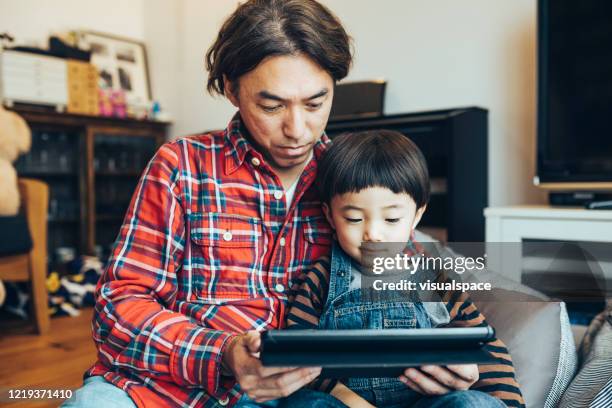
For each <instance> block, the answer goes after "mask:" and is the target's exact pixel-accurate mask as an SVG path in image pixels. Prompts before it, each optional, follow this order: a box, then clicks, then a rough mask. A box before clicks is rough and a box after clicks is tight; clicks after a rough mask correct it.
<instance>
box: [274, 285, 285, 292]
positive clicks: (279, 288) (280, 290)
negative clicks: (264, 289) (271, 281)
mask: <svg viewBox="0 0 612 408" xmlns="http://www.w3.org/2000/svg"><path fill="white" fill-rule="evenodd" d="M274 289H276V291H277V292H284V291H285V285H283V284H282V283H277V284H276V286H274Z"/></svg>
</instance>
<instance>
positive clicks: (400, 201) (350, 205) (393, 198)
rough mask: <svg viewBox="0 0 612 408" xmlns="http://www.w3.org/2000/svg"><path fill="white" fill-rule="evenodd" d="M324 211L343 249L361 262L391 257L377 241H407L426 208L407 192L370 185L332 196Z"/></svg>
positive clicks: (386, 249)
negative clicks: (417, 206)
mask: <svg viewBox="0 0 612 408" xmlns="http://www.w3.org/2000/svg"><path fill="white" fill-rule="evenodd" d="M330 207H331V208H330ZM323 211H324V212H325V215H326V217H327V219H328V220H329V223H330V224H331V225H332V227H333V228H334V229H335V230H336V235H337V238H338V242H339V243H340V246H341V247H342V249H343V250H344V252H346V253H347V254H348V255H349V256H350V257H351V258H353V259H355V260H356V261H358V262H362V259H364V258H365V259H368V258H372V257H375V256H393V255H392V254H390V253H388V248H385V250H382V249H381V245H380V243H383V242H395V243H404V244H405V243H406V242H408V240H409V238H410V234H411V232H412V230H413V229H414V228H415V227H416V225H417V224H418V223H419V221H420V220H421V216H422V215H423V212H424V211H425V207H422V208H419V209H417V208H416V204H415V202H414V200H413V199H412V197H410V196H409V195H408V194H406V193H401V194H395V193H394V192H393V191H391V190H389V189H388V188H384V187H370V188H366V189H363V190H361V191H359V192H358V193H345V194H341V195H337V196H335V197H333V198H332V200H331V205H330V206H328V205H327V204H323ZM377 243H378V244H379V245H376V244H377ZM382 247H384V246H382ZM401 249H403V247H402V248H399V250H401ZM381 251H382V252H385V253H384V254H383V253H380V252H381Z"/></svg>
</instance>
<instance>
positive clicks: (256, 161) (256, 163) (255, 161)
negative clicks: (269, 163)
mask: <svg viewBox="0 0 612 408" xmlns="http://www.w3.org/2000/svg"><path fill="white" fill-rule="evenodd" d="M251 164H252V165H253V166H255V167H257V166H259V165H260V164H261V161H259V159H258V158H257V157H253V158H252V159H251Z"/></svg>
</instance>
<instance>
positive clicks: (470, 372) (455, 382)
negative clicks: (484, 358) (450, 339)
mask: <svg viewBox="0 0 612 408" xmlns="http://www.w3.org/2000/svg"><path fill="white" fill-rule="evenodd" d="M399 380H400V381H401V382H403V383H404V384H406V385H407V386H408V387H410V388H411V389H413V390H414V391H416V392H419V393H421V394H425V395H443V394H447V393H449V392H451V391H457V390H467V389H469V388H470V387H471V386H472V385H473V384H474V383H475V382H476V381H478V366H477V365H476V364H460V365H459V364H458V365H448V366H444V367H442V366H434V365H427V366H422V367H420V368H419V369H417V368H407V369H406V370H405V371H404V375H401V376H400V377H399Z"/></svg>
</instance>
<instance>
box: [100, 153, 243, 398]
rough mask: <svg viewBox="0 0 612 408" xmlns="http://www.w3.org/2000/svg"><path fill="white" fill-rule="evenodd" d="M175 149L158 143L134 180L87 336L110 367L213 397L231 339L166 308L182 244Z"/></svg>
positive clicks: (174, 290)
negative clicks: (158, 146) (136, 182)
mask: <svg viewBox="0 0 612 408" xmlns="http://www.w3.org/2000/svg"><path fill="white" fill-rule="evenodd" d="M178 152H179V149H177V145H176V144H166V145H164V146H163V147H162V148H160V150H159V151H158V152H157V153H156V155H155V157H154V158H153V159H152V160H151V162H150V163H149V165H148V166H147V168H146V169H145V172H144V174H143V176H142V177H141V179H140V182H139V183H138V186H137V188H136V191H135V193H134V195H133V197H132V201H131V203H130V206H129V209H128V211H127V214H126V217H125V220H124V223H123V225H122V226H121V230H120V234H119V237H118V240H117V242H116V244H115V246H114V249H113V252H112V254H111V258H110V259H109V263H108V266H107V268H106V270H105V273H104V275H103V276H102V278H101V280H100V282H99V283H98V286H97V290H96V305H95V313H94V319H93V337H94V341H95V343H96V347H97V348H98V358H99V359H100V361H101V362H102V363H104V364H105V365H107V366H108V367H112V368H113V369H114V370H117V371H120V372H121V371H123V372H129V373H130V374H131V375H137V376H141V377H152V378H156V379H159V380H163V381H170V382H174V383H176V384H179V385H182V386H186V387H204V388H205V389H206V390H207V391H208V392H209V393H210V394H213V395H221V394H223V393H224V391H223V390H220V388H219V385H220V384H219V377H220V376H219V371H220V368H221V365H220V362H221V356H222V354H223V351H224V349H225V346H226V344H227V342H228V341H229V340H230V339H231V338H232V337H233V336H232V335H231V334H230V333H227V332H223V331H219V330H211V329H208V328H205V327H202V326H200V325H198V324H196V323H195V322H194V321H193V320H190V319H189V318H188V317H187V316H185V315H183V314H181V313H176V312H173V311H171V310H170V309H169V308H167V307H168V306H169V305H173V304H174V303H175V302H176V301H177V298H176V296H177V293H178V284H177V274H178V273H180V268H181V265H182V257H183V249H184V246H185V245H186V243H185V225H184V213H183V209H182V207H181V203H180V193H181V186H180V180H179V175H180V160H179V154H178Z"/></svg>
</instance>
